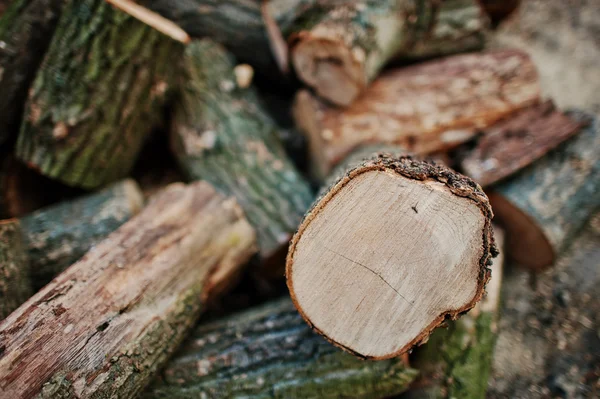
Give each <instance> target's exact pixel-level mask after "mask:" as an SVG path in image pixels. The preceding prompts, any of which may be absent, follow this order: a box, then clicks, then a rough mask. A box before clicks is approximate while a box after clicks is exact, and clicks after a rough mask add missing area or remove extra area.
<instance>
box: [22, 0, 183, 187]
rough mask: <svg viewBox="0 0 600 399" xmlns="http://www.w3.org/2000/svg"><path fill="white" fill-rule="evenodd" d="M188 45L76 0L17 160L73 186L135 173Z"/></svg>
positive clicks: (100, 3)
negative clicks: (176, 61) (176, 60)
mask: <svg viewBox="0 0 600 399" xmlns="http://www.w3.org/2000/svg"><path fill="white" fill-rule="evenodd" d="M182 47H183V46H182V45H181V44H180V43H178V42H175V41H174V40H172V39H170V38H168V37H166V36H164V35H162V34H160V33H159V32H157V31H155V30H153V29H152V28H150V27H148V26H147V25H145V24H143V23H142V22H139V21H137V20H135V19H134V18H133V17H131V16H129V15H127V14H125V13H123V12H121V11H119V10H116V9H113V8H112V7H111V6H110V5H109V4H107V3H106V1H105V0H83V1H81V0H69V1H68V3H67V5H66V6H65V9H64V11H63V14H62V16H61V18H60V20H59V22H58V27H57V28H56V32H55V35H54V37H53V39H52V43H51V44H50V48H49V49H48V52H47V54H46V57H45V59H44V62H43V65H42V67H41V68H40V71H39V72H38V74H37V77H36V79H35V82H34V83H33V86H32V90H31V92H30V95H29V98H28V100H27V105H26V110H25V116H24V123H23V125H22V127H21V131H20V133H19V138H18V141H17V148H16V154H17V156H18V157H19V158H20V159H21V160H23V161H24V162H26V163H28V165H30V166H32V167H35V168H37V169H39V171H40V173H42V174H44V175H46V176H49V177H51V178H54V179H57V180H60V181H62V182H64V183H66V184H69V185H73V186H80V187H84V188H95V187H98V186H101V185H103V184H107V183H110V182H113V181H116V180H118V179H120V178H123V177H124V176H126V175H127V174H128V172H129V171H130V169H131V167H132V166H133V163H134V162H135V160H136V156H137V154H138V152H139V150H140V149H141V146H142V144H143V143H144V140H145V139H146V137H147V136H148V134H149V133H150V131H151V129H152V127H153V126H154V125H156V124H157V123H158V122H159V120H160V116H161V114H162V113H161V106H162V104H163V102H164V99H165V97H166V91H167V89H168V87H169V85H170V83H171V75H173V73H174V71H175V70H176V69H177V68H174V67H173V59H174V58H173V57H174V56H175V55H178V54H180V52H181V50H182Z"/></svg>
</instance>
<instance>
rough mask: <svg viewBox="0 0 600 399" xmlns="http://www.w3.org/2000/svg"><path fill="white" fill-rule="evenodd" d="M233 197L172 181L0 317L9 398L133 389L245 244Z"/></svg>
mask: <svg viewBox="0 0 600 399" xmlns="http://www.w3.org/2000/svg"><path fill="white" fill-rule="evenodd" d="M254 248H255V234H254V231H253V230H252V228H251V227H250V225H249V224H248V222H247V221H246V219H245V218H244V216H243V213H242V211H241V209H240V208H239V207H238V206H237V204H236V202H235V200H234V199H233V198H225V197H223V196H221V195H220V194H218V193H217V192H216V191H215V190H214V188H212V187H211V186H210V185H209V184H208V183H205V182H198V183H194V184H192V185H190V186H187V187H186V186H184V185H182V184H174V185H171V186H169V187H168V188H167V189H165V191H163V192H161V193H160V194H158V195H157V197H156V198H154V200H153V201H152V202H151V203H150V204H149V205H148V206H147V207H146V208H145V209H144V210H143V211H142V212H141V213H140V214H139V215H138V216H137V217H136V218H134V219H132V220H131V221H129V222H128V223H126V224H125V225H123V226H121V228H120V229H119V230H117V231H116V232H114V233H113V234H111V235H110V236H109V237H108V238H107V239H105V240H104V241H102V242H101V243H100V244H98V245H97V246H96V247H95V248H94V249H93V250H91V251H89V252H88V253H87V255H86V256H85V257H84V258H83V259H82V260H81V261H79V262H78V263H76V264H74V265H73V266H71V267H70V268H69V269H67V270H66V271H65V272H64V273H62V274H61V275H60V276H59V277H57V278H56V279H54V280H53V281H52V282H51V283H50V284H48V285H47V286H46V287H45V288H43V289H42V290H41V291H40V292H38V293H37V294H36V295H34V296H33V297H32V298H30V299H29V300H28V301H27V302H26V303H24V304H23V305H22V306H21V307H19V308H18V309H17V310H16V311H14V312H13V313H12V314H11V315H10V316H9V317H8V318H7V319H5V320H4V321H3V322H2V323H1V324H0V343H1V345H2V348H3V351H2V358H1V359H0V389H2V392H3V394H4V395H5V396H6V397H11V398H33V397H37V398H57V397H61V398H107V397H118V398H126V397H134V396H135V395H136V394H137V393H138V392H140V391H141V390H142V389H143V388H145V386H146V385H147V384H148V382H150V379H151V377H152V376H153V375H154V373H155V372H156V371H157V370H158V368H160V367H161V366H163V365H164V363H165V362H166V360H167V357H168V356H169V355H170V354H171V353H172V351H173V350H174V349H175V348H176V347H177V345H178V344H179V343H180V342H181V340H182V339H183V337H184V336H185V334H186V332H187V331H188V330H189V329H190V328H191V327H192V325H193V323H194V322H195V321H196V318H197V316H198V314H199V312H200V310H201V309H202V307H203V304H204V303H205V301H206V300H207V299H208V298H209V297H210V295H211V293H212V288H213V287H214V286H215V285H218V284H220V283H221V282H222V281H223V280H226V279H227V278H229V277H230V276H231V275H232V274H233V273H235V272H236V271H237V270H238V269H239V267H240V266H241V265H242V264H243V263H245V262H246V261H247V259H248V258H249V257H250V256H251V254H252V253H253V252H254Z"/></svg>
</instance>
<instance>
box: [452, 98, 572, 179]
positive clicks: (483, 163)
mask: <svg viewBox="0 0 600 399" xmlns="http://www.w3.org/2000/svg"><path fill="white" fill-rule="evenodd" d="M581 127H582V125H581V123H578V122H576V121H574V120H572V119H571V118H569V117H568V116H567V115H565V114H563V113H562V112H560V111H559V110H557V109H556V108H555V107H554V104H553V103H552V101H546V102H544V103H541V104H536V105H534V106H531V107H529V108H525V109H524V110H522V111H519V112H517V113H515V114H514V115H511V116H509V117H508V118H506V119H503V120H501V121H500V122H498V123H496V124H495V125H493V126H491V127H490V128H489V129H486V130H485V132H484V135H483V137H482V138H480V139H479V140H478V142H477V146H476V147H475V148H474V149H473V150H472V151H470V152H469V154H468V155H467V156H466V157H465V158H464V159H463V160H462V161H461V166H462V170H463V172H464V173H465V174H466V175H467V176H470V177H471V178H473V180H475V181H476V182H477V183H479V184H480V185H482V186H483V187H485V186H490V185H492V184H494V183H497V182H498V181H500V180H502V179H504V178H506V177H507V176H510V175H512V174H514V173H515V172H517V171H519V170H520V169H523V168H524V167H526V166H528V165H530V164H531V163H533V162H534V161H536V160H537V159H540V158H542V157H543V156H544V155H545V154H546V153H547V152H548V151H550V150H552V149H554V148H555V147H556V146H558V145H559V144H560V143H562V142H563V141H565V140H566V139H568V138H569V137H571V136H572V135H574V134H575V133H577V132H578V131H579V130H580V129H581Z"/></svg>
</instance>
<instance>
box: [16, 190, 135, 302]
mask: <svg viewBox="0 0 600 399" xmlns="http://www.w3.org/2000/svg"><path fill="white" fill-rule="evenodd" d="M143 204H144V199H143V197H142V193H141V191H140V188H139V187H138V185H137V183H136V182H135V181H133V180H131V179H127V180H123V181H121V182H119V183H116V184H114V185H112V186H110V187H107V188H106V189H104V190H102V191H100V192H97V193H93V194H89V195H86V196H84V197H80V198H77V199H75V200H72V201H65V202H62V203H59V204H57V205H53V206H50V207H47V208H43V209H40V210H39V211H36V212H34V213H32V214H30V215H27V216H24V217H22V218H21V219H20V222H21V230H22V232H23V243H24V246H25V251H26V252H27V254H28V256H29V262H30V264H31V280H32V284H33V286H34V288H35V289H36V291H37V290H38V289H40V288H41V287H43V286H44V285H46V284H47V283H48V282H50V280H52V279H53V278H54V277H55V276H56V275H58V274H59V273H60V272H62V271H63V270H64V269H66V268H67V267H69V266H71V265H72V264H73V263H75V262H76V261H77V260H79V258H81V257H82V256H83V255H84V254H85V253H86V252H87V251H89V250H90V249H91V248H93V247H94V246H96V245H97V244H98V243H100V242H101V241H102V240H103V239H104V238H106V236H108V235H109V234H110V233H112V232H113V231H115V230H116V229H117V228H119V226H121V225H122V224H123V223H125V222H126V221H127V220H129V219H130V218H131V217H132V216H134V215H135V214H137V213H138V212H139V211H140V210H141V208H142V206H143Z"/></svg>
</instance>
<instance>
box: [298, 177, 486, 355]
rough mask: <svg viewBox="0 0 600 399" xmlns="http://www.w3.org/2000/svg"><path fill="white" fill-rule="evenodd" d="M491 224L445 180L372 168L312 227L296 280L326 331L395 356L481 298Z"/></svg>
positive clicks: (364, 350)
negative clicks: (483, 259)
mask: <svg viewBox="0 0 600 399" xmlns="http://www.w3.org/2000/svg"><path fill="white" fill-rule="evenodd" d="M484 223H485V219H484V218H483V217H482V216H481V211H480V210H479V208H478V207H477V205H476V204H475V203H474V202H472V201H471V200H469V199H467V198H463V197H458V196H456V195H453V194H452V193H450V191H449V190H448V189H447V188H446V186H445V185H444V184H442V183H438V182H433V181H427V182H421V181H415V180H411V179H407V178H404V177H402V176H400V175H398V174H396V173H394V172H392V171H385V172H383V171H369V172H366V173H364V174H361V175H358V176H356V177H355V178H353V179H352V180H351V181H350V182H349V183H348V184H347V185H346V186H345V187H344V188H342V189H341V190H340V191H339V192H338V193H337V194H336V195H335V196H333V198H331V200H330V201H329V202H328V203H327V204H326V205H325V206H324V207H323V208H322V209H321V210H320V213H319V215H318V217H315V218H314V219H313V220H312V221H311V222H310V224H309V225H308V226H307V227H306V229H305V230H304V232H303V234H302V236H301V237H300V239H299V241H298V243H297V245H296V248H295V251H294V254H293V256H294V263H293V267H292V268H291V270H288V272H289V275H288V279H289V284H290V287H291V288H292V291H293V293H294V295H295V299H296V301H297V304H298V305H299V307H300V308H301V310H302V312H303V313H304V316H305V317H306V318H308V319H309V320H310V322H311V323H312V324H313V325H314V326H315V327H316V328H317V329H319V330H320V331H322V333H323V334H324V335H326V336H327V337H329V338H330V339H332V340H333V341H335V342H337V343H339V344H341V345H343V346H344V347H346V348H349V349H352V350H354V351H356V352H358V353H359V354H361V355H363V356H367V357H378V358H382V357H390V356H392V355H395V354H398V352H399V351H401V350H405V349H407V348H405V347H406V346H407V345H409V344H411V343H412V342H413V341H414V340H415V339H416V338H417V337H419V336H420V335H421V333H422V332H423V331H424V330H426V331H427V330H429V328H428V327H429V326H430V325H431V324H432V323H434V321H435V320H436V319H437V318H438V317H439V316H440V315H442V314H444V313H446V312H447V311H450V310H456V309H459V308H461V307H464V306H466V305H467V304H468V303H470V302H472V301H473V299H474V297H475V296H476V293H477V288H478V277H477V276H478V273H479V270H480V266H479V260H480V258H481V256H482V254H483V251H484V243H483V238H482V233H481V232H482V231H483V229H484Z"/></svg>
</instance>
